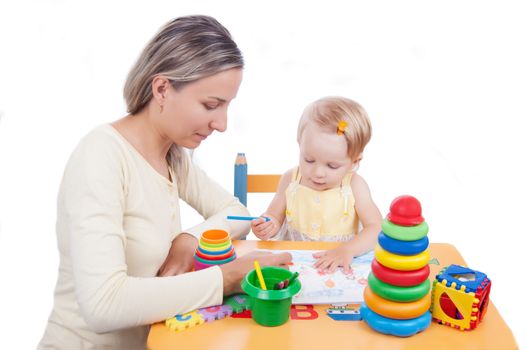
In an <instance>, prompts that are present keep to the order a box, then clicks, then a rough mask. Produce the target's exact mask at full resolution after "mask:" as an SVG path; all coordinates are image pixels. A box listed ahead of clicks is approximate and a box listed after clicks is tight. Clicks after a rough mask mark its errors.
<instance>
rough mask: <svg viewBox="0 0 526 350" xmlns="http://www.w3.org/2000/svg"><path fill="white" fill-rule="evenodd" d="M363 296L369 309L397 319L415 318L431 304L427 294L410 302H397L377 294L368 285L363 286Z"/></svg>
mask: <svg viewBox="0 0 526 350" xmlns="http://www.w3.org/2000/svg"><path fill="white" fill-rule="evenodd" d="M363 297H364V299H365V303H366V304H367V306H368V307H369V309H371V310H373V311H374V312H376V313H377V314H379V315H382V316H384V317H389V318H394V319H397V320H407V319H410V318H416V317H418V316H420V315H422V314H424V313H425V312H426V311H427V310H429V307H430V306H431V298H430V297H429V295H426V296H425V297H423V298H422V299H419V300H417V301H412V302H410V303H398V302H396V301H391V300H387V299H384V298H382V297H380V296H378V295H377V294H375V293H374V292H373V291H372V290H371V289H370V288H369V287H366V288H365V290H364V292H363Z"/></svg>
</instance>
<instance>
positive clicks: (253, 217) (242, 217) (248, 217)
mask: <svg viewBox="0 0 526 350" xmlns="http://www.w3.org/2000/svg"><path fill="white" fill-rule="evenodd" d="M226 218H227V220H245V221H252V220H257V219H259V218H261V216H230V215H229V216H227V217H226ZM264 218H265V217H264ZM265 221H270V218H265Z"/></svg>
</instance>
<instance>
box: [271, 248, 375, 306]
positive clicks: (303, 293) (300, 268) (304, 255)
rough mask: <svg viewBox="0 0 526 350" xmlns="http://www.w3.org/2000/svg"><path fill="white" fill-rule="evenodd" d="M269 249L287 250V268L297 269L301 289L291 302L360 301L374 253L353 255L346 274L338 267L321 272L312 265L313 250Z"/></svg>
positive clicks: (332, 302) (276, 251)
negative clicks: (288, 260)
mask: <svg viewBox="0 0 526 350" xmlns="http://www.w3.org/2000/svg"><path fill="white" fill-rule="evenodd" d="M272 252H275V253H278V252H280V253H281V252H289V253H290V254H292V262H293V263H294V264H293V265H292V266H290V270H291V271H293V272H295V271H297V272H299V274H300V275H299V280H300V282H301V286H302V287H301V290H300V292H299V293H298V294H296V295H295V296H294V297H293V298H292V303H293V304H336V303H343V304H345V303H347V304H354V303H361V302H362V301H363V290H364V289H365V287H366V286H367V276H368V275H369V272H371V261H372V259H373V258H374V252H372V251H371V252H369V253H367V254H364V255H362V256H359V257H356V258H354V260H353V262H352V264H351V268H352V271H351V273H350V274H347V275H345V274H344V273H343V272H342V271H341V269H339V270H337V271H336V272H335V273H332V274H328V273H320V272H318V271H317V270H316V269H315V268H314V267H313V265H314V262H315V261H316V259H314V258H313V257H312V254H313V253H314V252H316V251H315V250H279V251H278V250H272Z"/></svg>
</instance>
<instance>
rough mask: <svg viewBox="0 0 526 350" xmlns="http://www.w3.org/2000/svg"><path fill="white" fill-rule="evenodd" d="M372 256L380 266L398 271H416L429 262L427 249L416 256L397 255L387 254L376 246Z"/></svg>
mask: <svg viewBox="0 0 526 350" xmlns="http://www.w3.org/2000/svg"><path fill="white" fill-rule="evenodd" d="M374 256H375V257H376V260H378V262H379V263H380V264H382V265H384V266H386V267H389V268H391V269H394V270H399V271H413V270H418V269H421V268H422V267H424V266H426V265H427V263H428V262H429V251H428V250H427V249H426V250H424V251H423V252H422V253H420V254H416V255H398V254H393V253H390V252H388V251H387V250H385V249H383V248H382V247H380V245H378V244H377V245H376V247H374Z"/></svg>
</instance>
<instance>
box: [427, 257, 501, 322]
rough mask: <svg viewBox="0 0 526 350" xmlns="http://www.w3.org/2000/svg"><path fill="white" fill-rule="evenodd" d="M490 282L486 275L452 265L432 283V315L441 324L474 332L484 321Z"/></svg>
mask: <svg viewBox="0 0 526 350" xmlns="http://www.w3.org/2000/svg"><path fill="white" fill-rule="evenodd" d="M490 290H491V281H490V280H489V279H488V278H487V276H486V274H484V273H482V272H479V271H475V270H472V269H469V268H467V267H464V266H459V265H450V266H448V267H446V268H444V269H443V270H442V271H440V273H439V274H438V275H437V276H436V279H435V281H434V282H433V292H432V303H431V314H432V315H433V319H434V320H435V321H437V322H438V323H440V324H445V325H447V326H450V327H452V328H457V329H459V330H461V331H463V330H473V329H475V328H476V327H477V326H478V324H479V323H480V322H481V321H482V319H483V318H484V315H485V314H486V309H487V305H488V303H489V293H490Z"/></svg>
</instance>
